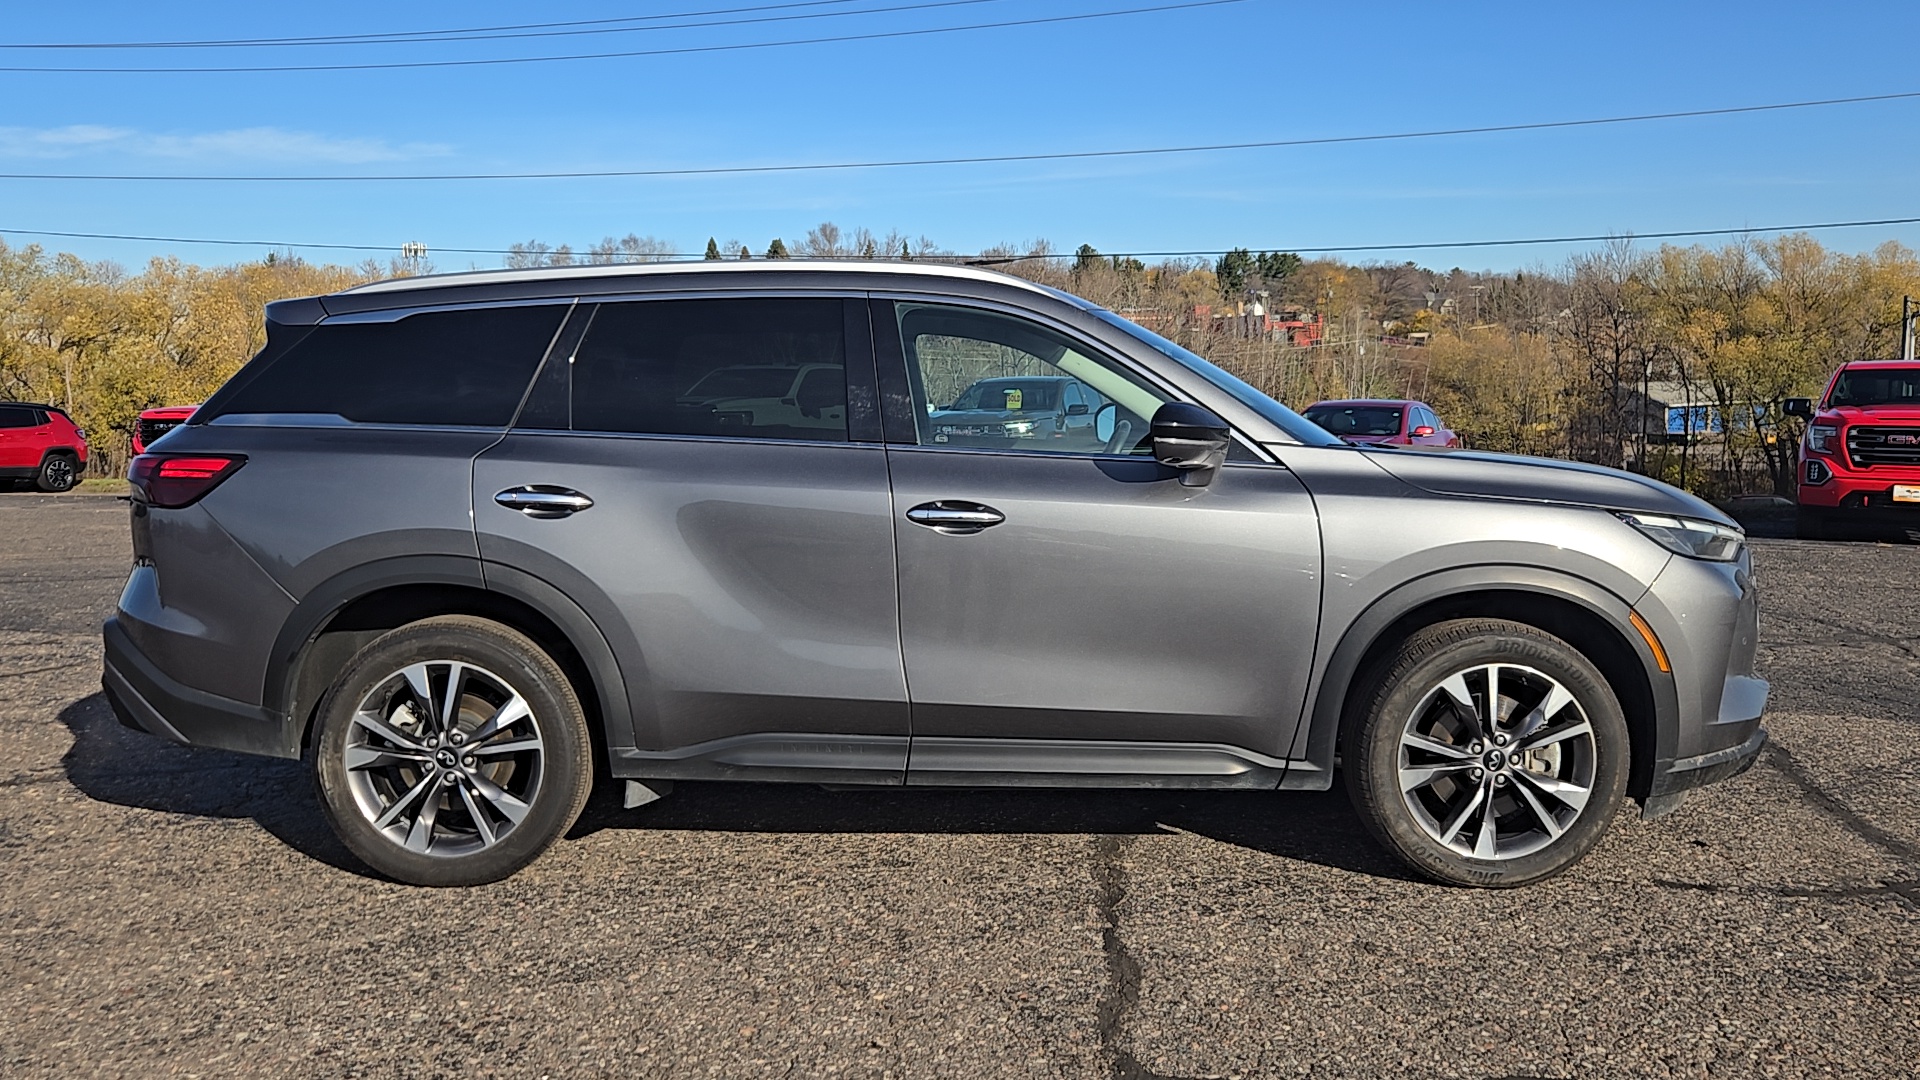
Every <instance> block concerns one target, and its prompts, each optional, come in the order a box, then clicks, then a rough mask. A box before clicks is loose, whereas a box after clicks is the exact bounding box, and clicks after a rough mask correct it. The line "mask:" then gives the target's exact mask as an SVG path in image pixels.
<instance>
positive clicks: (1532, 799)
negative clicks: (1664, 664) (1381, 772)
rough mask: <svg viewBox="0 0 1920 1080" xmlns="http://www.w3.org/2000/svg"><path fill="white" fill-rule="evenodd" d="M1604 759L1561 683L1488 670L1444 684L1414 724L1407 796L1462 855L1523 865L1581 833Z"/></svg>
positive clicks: (1529, 671) (1406, 760)
mask: <svg viewBox="0 0 1920 1080" xmlns="http://www.w3.org/2000/svg"><path fill="white" fill-rule="evenodd" d="M1598 761H1599V754H1598V749H1597V743H1596V738H1595V735H1594V729H1593V725H1592V723H1591V722H1589V719H1588V717H1587V714H1586V711H1585V710H1584V709H1583V708H1582V707H1581V705H1580V702H1579V700H1578V699H1577V698H1576V697H1575V696H1574V695H1573V693H1572V692H1571V691H1569V690H1568V689H1567V688H1566V687H1565V686H1564V685H1562V684H1561V683H1560V682H1559V681H1558V680H1556V679H1554V678H1553V677H1551V676H1549V675H1547V674H1545V673H1544V672H1541V671H1539V670H1537V669H1535V668H1531V667H1526V666H1523V665H1519V664H1504V663H1495V664H1479V665H1475V666H1473V667H1470V668H1466V669H1464V670H1460V671H1456V672H1454V673H1453V674H1451V675H1449V676H1447V677H1446V678H1444V679H1442V680H1441V681H1440V683H1439V684H1438V685H1436V686H1434V687H1433V688H1432V689H1430V690H1429V691H1428V692H1427V693H1426V694H1425V695H1423V696H1422V697H1421V699H1420V702H1419V704H1418V705H1416V706H1415V707H1414V709H1413V712H1412V715H1410V716H1409V717H1408V718H1407V721H1406V724H1405V726H1404V728H1403V729H1402V731H1401V734H1400V750H1399V758H1398V762H1399V765H1398V776H1399V783H1400V793H1401V797H1402V798H1403V799H1404V800H1405V801H1406V805H1407V809H1408V810H1410V811H1411V812H1412V814H1413V817H1414V820H1415V821H1417V822H1418V823H1419V825H1420V827H1421V828H1422V829H1424V830H1425V831H1426V833H1427V835H1428V836H1429V837H1431V838H1432V839H1433V840H1435V841H1437V842H1438V843H1439V844H1441V845H1442V846H1444V847H1446V848H1448V849H1450V850H1452V851H1453V852H1455V853H1456V854H1459V855H1465V856H1468V857H1471V858H1475V859H1484V860H1506V859H1517V858H1520V857H1522V856H1525V855H1530V854H1533V853H1534V852H1537V851H1539V850H1541V849H1542V848H1545V847H1546V846H1548V845H1549V844H1552V843H1553V842H1554V841H1556V840H1558V839H1559V838H1560V837H1561V836H1562V835H1563V834H1565V833H1566V831H1567V830H1568V829H1570V828H1572V826H1573V824H1574V822H1575V821H1577V820H1578V819H1579V817H1580V815H1581V813H1582V812H1583V811H1584V810H1585V809H1586V806H1587V802H1588V800H1589V799H1590V797H1591V796H1592V795H1593V792H1594V785H1595V782H1596V781H1595V778H1596V775H1597V769H1598Z"/></svg>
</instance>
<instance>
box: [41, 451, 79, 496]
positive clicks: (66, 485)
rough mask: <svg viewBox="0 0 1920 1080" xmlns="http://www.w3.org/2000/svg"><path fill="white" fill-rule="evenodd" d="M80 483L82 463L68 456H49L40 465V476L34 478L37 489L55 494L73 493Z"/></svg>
mask: <svg viewBox="0 0 1920 1080" xmlns="http://www.w3.org/2000/svg"><path fill="white" fill-rule="evenodd" d="M79 482H80V463H79V462H78V461H75V460H74V459H73V458H72V457H71V456H69V455H66V454H49V455H48V456H47V459H46V460H45V461H42V462H41V463H40V473H39V475H37V476H35V477H34V478H33V483H34V486H35V487H37V488H39V489H40V490H41V491H45V492H50V493H54V494H58V493H59V492H62V491H72V490H73V486H74V485H75V484H78V483H79Z"/></svg>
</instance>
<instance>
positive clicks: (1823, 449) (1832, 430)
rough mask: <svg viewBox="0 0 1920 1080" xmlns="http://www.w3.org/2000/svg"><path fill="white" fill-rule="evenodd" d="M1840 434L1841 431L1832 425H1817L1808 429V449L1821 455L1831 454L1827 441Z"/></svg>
mask: <svg viewBox="0 0 1920 1080" xmlns="http://www.w3.org/2000/svg"><path fill="white" fill-rule="evenodd" d="M1839 433H1840V429H1839V428H1837V427H1834V426H1833V425H1832V424H1815V425H1813V426H1812V427H1810V428H1808V429H1807V449H1809V450H1812V451H1814V452H1815V453H1819V454H1825V453H1829V452H1830V450H1829V449H1828V447H1827V441H1828V440H1829V439H1831V438H1833V437H1834V436H1835V435H1838V434H1839Z"/></svg>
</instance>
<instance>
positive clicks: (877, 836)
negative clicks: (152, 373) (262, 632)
mask: <svg viewBox="0 0 1920 1080" xmlns="http://www.w3.org/2000/svg"><path fill="white" fill-rule="evenodd" d="M1755 547H1756V549H1757V551H1758V555H1757V561H1758V565H1759V572H1760V577H1761V583H1762V589H1763V591H1764V595H1765V607H1766V614H1765V616H1764V626H1763V653H1762V663H1763V672H1764V673H1765V674H1766V675H1767V676H1768V677H1769V678H1770V679H1772V680H1773V684H1774V695H1775V697H1774V712H1773V713H1772V715H1771V718H1770V719H1769V721H1768V727H1769V728H1770V730H1771V731H1772V733H1773V739H1774V742H1773V746H1772V747H1771V749H1770V750H1769V751H1768V752H1767V754H1766V756H1765V757H1764V759H1763V760H1762V762H1761V764H1760V765H1758V766H1757V767H1756V768H1754V769H1753V770H1752V771H1751V772H1749V773H1748V774H1747V775H1745V776H1743V777H1740V778H1738V779H1736V780H1733V781H1731V782H1728V783H1726V784H1723V785H1720V786H1718V787H1714V788H1710V789H1707V790H1706V791H1704V792H1702V793H1696V795H1695V797H1694V798H1693V799H1692V801H1690V802H1689V803H1688V804H1687V805H1686V806H1685V807H1684V808H1683V809H1682V810H1680V811H1679V812H1678V813H1676V814H1674V815H1673V816H1671V817H1668V818H1666V819H1664V820H1661V821H1657V822H1642V821H1640V820H1638V818H1637V817H1633V816H1632V815H1627V816H1623V817H1622V819H1620V820H1619V821H1618V823H1617V824H1616V825H1615V827H1614V829H1613V831H1612V832H1611V834H1610V835H1609V837H1608V838H1607V840H1606V841H1605V842H1604V843H1603V844H1602V846H1601V847H1600V849H1599V850H1598V851H1597V852H1596V853H1595V854H1594V856H1592V857H1591V858H1589V859H1588V860H1587V861H1586V862H1585V863H1583V864H1581V865H1580V866H1579V867H1577V868H1576V869H1575V871H1573V872H1572V873H1570V874H1568V875H1565V876H1563V877H1561V878H1559V879H1556V880H1554V881H1551V882H1548V883H1546V884H1544V885H1540V886H1536V887H1533V888H1529V889H1523V890H1519V891H1513V892H1503V893H1488V892H1482V891H1472V890H1464V889H1449V888H1441V887H1436V886H1432V885H1428V884H1424V883H1422V882H1418V881H1414V880H1410V879H1409V878H1408V877H1407V876H1406V875H1405V874H1403V873H1402V871H1401V870H1400V869H1399V868H1398V865H1397V864H1396V863H1394V862H1393V861H1391V860H1390V859H1389V858H1388V857H1387V856H1385V855H1384V854H1383V853H1381V852H1380V851H1379V850H1377V849H1376V848H1375V847H1374V846H1373V845H1372V843H1371V842H1370V841H1369V840H1368V839H1367V837H1366V836H1365V834H1364V832H1363V830H1362V828H1361V826H1360V824H1359V822H1358V821H1357V820H1356V819H1355V817H1354V816H1353V814H1352V813H1351V811H1349V809H1348V808H1347V804H1346V801H1345V797H1344V796H1343V795H1341V794H1339V793H1329V794H1324V795H1296V794H1287V795H1281V794H1275V795H1250V794H1218V795H1214V794H1199V793H1146V794H1142V793H1088V792H1067V793H1061V792H1036V791H1013V792H982V793H972V792H954V791H889V792H879V793H845V792H842V793H833V792H826V791H821V790H817V789H814V788H811V787H783V786H774V785H740V786H727V785H700V784H683V785H681V786H680V788H679V789H678V790H677V791H675V793H674V794H673V795H672V796H671V797H670V798H668V799H667V800H665V801H663V802H661V803H658V804H656V805H654V806H651V807H647V808H645V809H642V810H638V811H624V810H622V809H620V808H619V805H618V801H617V799H616V798H612V797H610V793H605V792H603V793H601V794H600V795H598V796H596V800H595V802H594V804H593V805H592V806H590V807H589V809H588V811H587V816H586V817H585V819H583V821H582V823H581V825H580V826H579V827H578V828H577V829H576V830H575V832H574V834H573V835H572V837H571V838H570V839H569V840H568V841H566V842H564V843H562V844H561V845H560V846H559V847H558V848H557V849H556V850H555V851H554V852H553V853H551V854H549V855H548V856H547V857H545V858H544V859H542V860H541V861H539V862H537V863H535V864H534V866H533V867H532V868H530V869H529V870H527V871H525V872H523V873H521V874H520V875H519V876H517V877H515V878H513V879H511V880H509V881H507V882H505V883H502V884H499V885H495V886H490V887H486V888H480V889H471V890H457V891H446V890H442V891H429V890H417V889H410V888H404V887H399V886H395V885H390V884H387V883H385V882H382V881H378V880H374V879H371V878H369V877H366V876H364V875H363V873H362V872H360V871H359V870H358V869H357V868H356V867H355V865H354V864H353V862H352V861H351V860H350V859H349V858H348V856H347V855H346V853H345V851H344V850H343V849H342V848H341V847H340V846H339V845H338V844H336V843H335V841H334V840H333V839H332V836H331V834H330V833H329V832H328V830H327V828H326V826H325V824H324V822H323V821H322V820H321V816H320V810H319V807H318V805H317V803H316V802H315V799H314V796H313V794H312V792H311V789H310V786H309V784H308V781H307V778H306V775H305V773H304V772H303V771H302V769H301V768H300V767H299V766H298V765H295V764H290V763H281V762H272V761H265V760H259V759H251V758H244V757H239V756H236V755H231V754H225V753H219V752H213V751H204V750H187V749H184V748H181V747H177V746H173V745H170V744H166V743H163V742H161V741H159V740H157V739H153V738H150V737H147V736H143V735H139V734H136V733H133V732H130V731H126V730H124V729H122V728H121V727H120V726H119V725H118V724H117V723H116V722H115V721H114V719H113V716H112V714H111V712H110V710H109V709H108V707H107V705H106V703H105V702H104V700H103V699H102V698H101V696H100V693H99V686H98V678H99V636H98V625H99V622H100V620H101V619H103V618H104V617H105V616H106V615H107V614H108V613H109V612H110V610H111V608H112V606H113V601H114V598H115V596H116V595H117V594H118V590H119V588H120V585H121V582H122V581H123V580H124V578H125V573H126V564H127V560H128V551H127V528H126V509H125V506H124V505H123V504H122V503H120V502H118V501H115V500H113V499H108V498H98V497H84V496H61V497H48V496H33V495H6V496H0V733H3V734H4V745H5V746H6V747H7V749H8V755H7V757H8V760H7V762H6V763H5V764H4V765H0V921H3V922H4V927H5V934H6V938H7V945H6V948H5V949H4V950H0V1073H4V1074H6V1075H9V1076H36V1075H73V1074H89V1075H104V1076H113V1075H154V1074H168V1075H171V1074H176V1073H177V1074H189V1075H192V1074H198V1075H208V1076H216V1075H239V1074H255V1073H274V1074H289V1075H325V1076H341V1075H365V1076H439V1075H453V1074H460V1075H467V1076H493V1075H499V1076H542V1075H551V1076H555V1077H558V1076H573V1075H594V1074H609V1075H622V1076H627V1075H639V1076H652V1075H658V1076H686V1075H725V1076H766V1075H777V1076H807V1077H815V1076H826V1075H840V1076H876V1077H884V1076H897V1077H908V1076H969V1077H970V1076H1062V1077H1119V1078H1148V1077H1210V1076H1291V1075H1309V1076H1354V1077H1373V1076H1382V1075H1411V1076H1463V1077H1522V1076H1524V1077H1575V1076H1578V1077H1588V1076H1653V1077H1668V1076H1675V1077H1678V1076H1687V1077H1707V1076H1712V1077H1721V1076H1728V1077H1735V1076H1737V1077H1747V1076H1806V1075H1833V1076H1874V1077H1878V1076H1892V1075H1911V1072H1910V1069H1911V1068H1912V1064H1913V1050H1912V1047H1913V1045H1914V1044H1915V1043H1916V1041H1920V747H1916V738H1917V737H1920V709H1916V706H1920V654H1916V653H1915V651H1914V636H1913V634H1912V632H1911V629H1910V628H1912V627H1915V626H1920V588H1916V587H1915V586H1916V583H1920V547H1916V546H1912V545H1890V544H1878V543H1828V544H1810V543H1802V542H1797V541H1790V540H1759V541H1756V542H1755Z"/></svg>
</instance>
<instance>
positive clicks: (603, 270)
mask: <svg viewBox="0 0 1920 1080" xmlns="http://www.w3.org/2000/svg"><path fill="white" fill-rule="evenodd" d="M812 272H819V273H843V274H844V273H849V272H852V273H869V274H895V275H908V276H913V277H932V278H947V279H956V278H957V279H960V280H965V281H987V282H993V283H995V284H999V285H1014V286H1018V287H1020V288H1025V289H1028V290H1030V291H1033V292H1037V293H1045V294H1047V295H1049V296H1064V295H1067V294H1065V293H1062V292H1060V291H1059V290H1057V289H1050V288H1047V287H1046V286H1045V285H1038V284H1035V283H1034V282H1031V281H1028V280H1026V279H1025V278H1018V277H1014V276H1013V275H1012V274H1003V273H1001V272H999V271H997V270H983V269H981V268H979V267H977V266H955V265H952V264H950V263H934V262H917V261H903V260H897V259H895V260H889V259H751V260H724V259H722V260H703V261H699V262H662V263H614V264H610V265H600V266H594V265H588V266H543V267H535V268H532V269H522V270H469V271H466V272H464V273H457V274H426V275H423V276H421V277H408V278H389V279H388V280H386V281H376V282H373V283H372V284H369V285H359V286H355V287H354V288H351V289H345V290H343V292H344V293H354V294H364V293H384V292H411V291H413V290H416V289H436V288H448V287H452V286H456V285H508V284H517V283H520V282H529V281H540V282H547V281H572V280H580V279H596V278H623V277H634V278H645V277H654V276H657V275H665V274H771V273H781V274H793V273H812ZM1081 302H1082V303H1084V301H1081Z"/></svg>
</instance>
